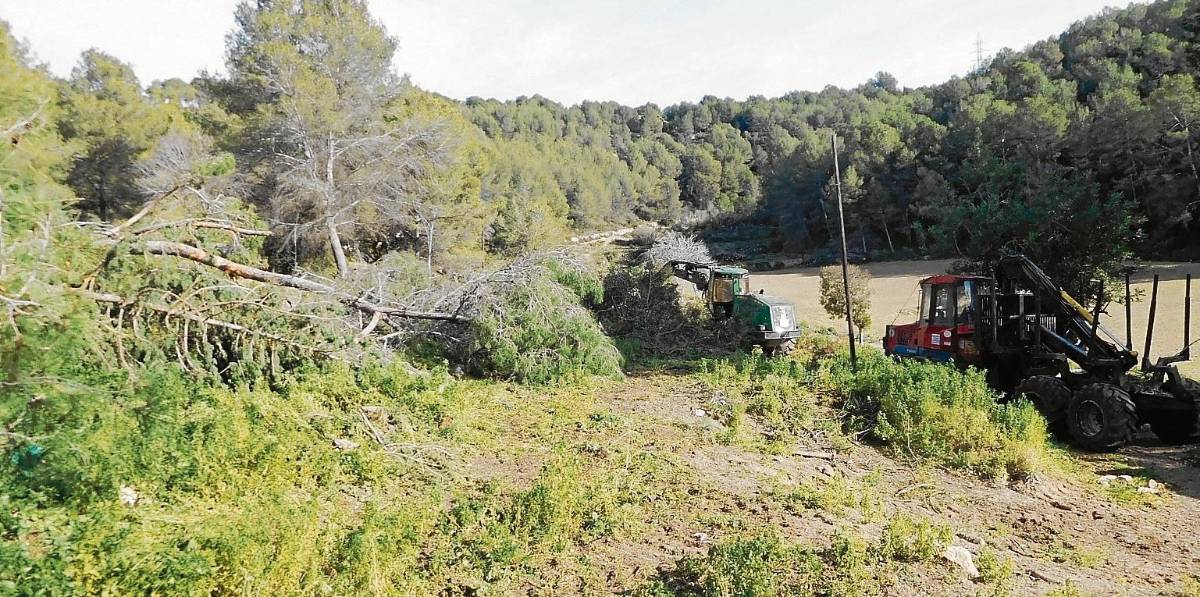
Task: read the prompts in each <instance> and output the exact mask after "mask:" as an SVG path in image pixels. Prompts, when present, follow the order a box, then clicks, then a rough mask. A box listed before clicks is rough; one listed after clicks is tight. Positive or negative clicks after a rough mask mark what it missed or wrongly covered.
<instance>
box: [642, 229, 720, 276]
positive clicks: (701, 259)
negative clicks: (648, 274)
mask: <svg viewBox="0 0 1200 597" xmlns="http://www.w3.org/2000/svg"><path fill="white" fill-rule="evenodd" d="M672 261H688V262H691V263H704V264H710V263H713V258H712V255H711V254H710V253H709V252H708V247H707V246H706V245H705V244H704V243H703V242H701V241H700V240H697V239H696V238H695V237H693V236H687V235H684V234H680V233H678V232H674V231H671V232H667V233H666V234H663V235H662V236H660V237H658V238H657V239H655V241H654V244H653V245H652V246H651V247H650V249H649V250H648V251H646V262H647V263H649V264H650V265H651V266H652V267H656V268H657V267H662V266H664V265H666V264H668V263H670V262H672Z"/></svg>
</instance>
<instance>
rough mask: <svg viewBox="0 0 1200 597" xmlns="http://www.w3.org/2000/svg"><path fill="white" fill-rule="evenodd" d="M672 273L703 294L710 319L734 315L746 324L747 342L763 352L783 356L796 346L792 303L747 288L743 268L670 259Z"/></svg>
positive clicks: (797, 330) (746, 278)
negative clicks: (759, 347) (711, 317)
mask: <svg viewBox="0 0 1200 597" xmlns="http://www.w3.org/2000/svg"><path fill="white" fill-rule="evenodd" d="M668 267H670V268H671V273H672V274H673V275H675V276H676V277H678V278H681V279H683V280H687V281H688V282H691V283H692V284H694V285H695V286H696V289H697V290H699V291H700V292H701V293H703V295H704V302H705V303H706V304H707V306H708V308H709V311H710V312H711V313H712V316H713V319H717V320H720V319H729V318H736V319H737V320H738V321H740V322H742V324H743V325H744V326H745V327H746V330H747V331H746V334H747V337H746V342H745V343H746V344H747V345H750V346H761V347H762V350H763V354H765V355H767V356H772V355H786V354H788V353H790V352H791V351H792V349H793V348H795V346H796V338H798V337H799V336H800V329H799V327H798V324H797V322H796V308H795V306H794V305H792V303H791V302H789V301H787V300H785V299H781V298H779V297H775V296H771V295H768V294H765V293H763V292H762V291H761V290H760V291H758V292H757V293H754V292H752V291H751V289H750V272H749V271H748V270H746V269H744V268H740V267H732V266H723V265H716V264H711V263H693V262H689V261H672V262H670V263H669V264H668Z"/></svg>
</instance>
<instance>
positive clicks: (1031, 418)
mask: <svg viewBox="0 0 1200 597" xmlns="http://www.w3.org/2000/svg"><path fill="white" fill-rule="evenodd" d="M821 366H822V369H823V371H822V374H821V384H822V386H824V387H825V388H826V389H827V390H828V391H831V392H832V393H834V394H836V395H837V396H839V397H840V398H841V400H842V401H843V402H844V406H845V408H846V409H847V410H848V411H849V412H850V414H851V417H850V419H849V420H848V425H849V427H850V428H851V430H853V431H855V432H860V433H866V434H868V435H869V436H870V437H871V438H873V439H875V440H877V441H879V442H880V443H882V444H883V446H884V447H885V449H886V450H887V451H889V452H892V453H894V454H896V455H899V456H903V457H907V458H912V459H915V460H919V461H926V462H932V463H935V464H938V465H941V466H946V467H949V468H954V469H961V470H964V471H967V472H970V473H972V474H975V475H978V476H981V477H984V478H1004V477H1013V478H1024V477H1027V476H1029V475H1031V474H1034V473H1036V472H1038V471H1041V470H1044V469H1046V468H1048V467H1050V466H1051V457H1050V450H1051V448H1050V445H1049V442H1048V437H1047V432H1046V422H1045V419H1043V418H1042V417H1041V416H1040V415H1039V414H1038V412H1037V410H1036V409H1035V408H1034V407H1033V406H1032V405H1031V404H1029V403H1027V402H1024V401H1019V402H1015V403H1008V404H1001V403H999V402H997V396H996V394H995V393H994V392H993V391H992V390H991V389H990V388H989V387H988V385H987V383H986V382H985V381H984V378H983V374H982V373H980V372H978V371H974V370H972V371H968V372H965V373H964V372H961V371H959V370H957V369H955V368H953V367H949V366H946V365H940V364H935V363H921V362H911V361H904V362H899V363H897V362H895V361H893V360H891V359H889V358H888V357H886V356H884V354H883V353H882V352H880V351H877V350H866V351H861V352H860V354H859V359H858V367H857V370H854V369H852V368H851V366H850V362H849V358H848V357H847V356H846V355H845V354H843V353H839V355H838V356H836V357H835V358H833V359H829V360H827V361H824V362H823V363H822V365H821Z"/></svg>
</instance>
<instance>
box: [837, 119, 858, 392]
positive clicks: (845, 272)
mask: <svg viewBox="0 0 1200 597" xmlns="http://www.w3.org/2000/svg"><path fill="white" fill-rule="evenodd" d="M833 181H834V187H835V188H837V205H838V226H840V227H841V231H842V289H843V290H845V291H846V332H847V336H848V337H849V339H850V368H851V369H855V370H857V369H858V354H857V353H856V352H855V348H854V307H853V306H852V305H851V304H850V256H849V255H848V254H847V251H846V213H845V211H844V210H843V209H842V169H841V166H840V165H839V164H838V145H837V133H834V134H833Z"/></svg>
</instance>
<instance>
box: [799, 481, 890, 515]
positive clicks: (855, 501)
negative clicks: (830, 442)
mask: <svg viewBox="0 0 1200 597" xmlns="http://www.w3.org/2000/svg"><path fill="white" fill-rule="evenodd" d="M879 479H880V476H879V474H878V473H871V474H869V475H867V476H865V477H863V478H862V479H859V480H852V479H848V478H846V477H845V476H842V475H835V476H833V477H831V478H829V479H821V480H816V479H814V480H810V481H807V482H804V483H801V484H800V485H799V486H797V487H795V488H794V489H791V490H790V491H789V492H787V493H785V494H783V495H781V496H780V497H781V499H782V500H783V502H784V503H785V504H788V505H789V506H790V507H793V508H798V509H804V510H821V511H824V512H829V513H831V514H835V515H839V516H840V515H842V514H844V513H845V512H846V511H847V510H854V511H858V512H861V513H862V514H863V516H865V517H867V518H868V519H870V518H874V517H875V516H876V515H878V514H879V513H881V512H882V510H883V501H882V500H881V499H880V497H879V493H878V486H879Z"/></svg>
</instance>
